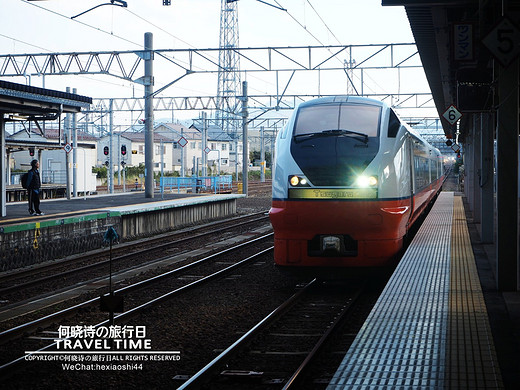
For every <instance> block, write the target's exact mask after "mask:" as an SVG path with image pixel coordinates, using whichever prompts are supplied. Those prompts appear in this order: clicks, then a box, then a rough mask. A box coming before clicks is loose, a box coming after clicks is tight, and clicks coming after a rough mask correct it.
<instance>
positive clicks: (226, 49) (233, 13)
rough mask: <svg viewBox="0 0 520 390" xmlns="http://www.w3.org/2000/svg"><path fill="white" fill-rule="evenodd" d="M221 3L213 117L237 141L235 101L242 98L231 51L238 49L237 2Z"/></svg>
mask: <svg viewBox="0 0 520 390" xmlns="http://www.w3.org/2000/svg"><path fill="white" fill-rule="evenodd" d="M221 4H222V5H221V9H220V43H219V49H220V50H219V61H218V62H219V71H218V90H217V112H216V117H217V120H218V122H220V121H221V126H222V130H224V131H225V132H226V133H227V134H229V135H230V136H231V137H233V138H237V135H238V132H237V127H238V126H237V125H238V122H237V119H238V114H239V110H240V109H241V107H240V102H239V100H238V99H237V96H240V95H241V91H240V88H241V87H240V85H241V83H240V61H239V57H238V54H237V52H236V51H235V50H234V49H235V48H238V5H237V4H238V1H237V0H221Z"/></svg>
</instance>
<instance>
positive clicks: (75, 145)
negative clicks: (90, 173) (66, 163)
mask: <svg viewBox="0 0 520 390" xmlns="http://www.w3.org/2000/svg"><path fill="white" fill-rule="evenodd" d="M77 92H78V90H77V89H76V88H72V93H73V94H74V95H76V94H77ZM72 160H73V161H72V167H73V168H72V196H73V197H74V198H76V197H77V196H78V122H77V114H76V112H74V113H73V114H72Z"/></svg>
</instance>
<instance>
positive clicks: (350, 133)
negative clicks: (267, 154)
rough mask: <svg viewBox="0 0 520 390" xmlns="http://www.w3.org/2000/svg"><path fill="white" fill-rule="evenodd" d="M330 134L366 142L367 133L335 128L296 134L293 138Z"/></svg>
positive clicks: (327, 135) (326, 135)
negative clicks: (352, 137)
mask: <svg viewBox="0 0 520 390" xmlns="http://www.w3.org/2000/svg"><path fill="white" fill-rule="evenodd" d="M331 136H354V138H355V139H357V140H359V141H361V142H363V143H364V144H367V143H368V135H366V134H363V133H359V132H357V131H352V130H345V129H336V130H324V131H320V132H319V133H307V134H297V135H295V136H294V139H295V140H297V139H310V138H316V137H331Z"/></svg>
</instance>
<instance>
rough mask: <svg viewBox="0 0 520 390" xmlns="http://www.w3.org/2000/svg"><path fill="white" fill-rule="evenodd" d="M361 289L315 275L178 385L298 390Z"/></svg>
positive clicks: (353, 305) (340, 324) (334, 334)
mask: <svg viewBox="0 0 520 390" xmlns="http://www.w3.org/2000/svg"><path fill="white" fill-rule="evenodd" d="M363 292H364V287H360V288H356V289H353V288H346V289H345V288H344V286H338V285H329V284H326V283H321V282H319V281H317V280H316V279H314V280H312V281H311V282H310V283H308V284H307V285H305V286H304V287H303V288H301V289H300V291H298V292H297V293H295V294H294V295H293V296H291V297H290V298H289V299H288V300H287V301H285V302H284V303H282V304H281V305H280V306H278V307H277V308H276V309H275V310H274V311H272V312H271V313H270V314H269V315H268V316H266V317H265V318H263V319H262V320H261V321H259V322H258V324H256V325H255V326H254V327H253V328H251V330H249V331H248V332H246V333H245V334H244V335H243V336H242V337H240V338H239V339H238V340H237V341H236V342H234V343H233V344H232V345H230V346H229V347H228V348H227V349H226V350H224V351H223V352H222V353H221V354H220V355H219V356H217V357H216V358H215V359H213V360H212V361H211V362H210V363H208V364H207V365H206V366H205V367H204V368H203V369H201V370H200V371H198V372H197V373H195V374H194V375H193V376H192V377H191V378H190V379H189V380H188V381H187V382H186V383H184V384H182V385H181V386H180V387H179V389H195V388H201V387H203V388H207V389H221V388H222V389H224V388H225V389H235V388H236V389H243V388H245V387H247V388H248V389H255V388H277V389H279V388H283V389H300V388H301V385H302V383H303V381H304V379H302V378H306V375H308V373H309V371H310V369H311V368H312V367H313V364H314V362H315V360H316V358H317V356H318V355H319V353H320V352H321V350H322V348H323V347H324V345H326V344H327V343H330V342H331V340H332V339H333V337H334V336H336V334H337V333H338V331H339V330H340V329H341V328H342V326H343V325H344V324H345V321H346V319H347V317H348V316H349V315H351V312H352V309H353V308H354V307H355V305H356V304H357V302H358V300H359V298H360V297H361V296H362V295H363ZM174 379H175V378H174ZM179 379H182V378H179ZM305 380H307V379H305ZM311 388H312V386H311Z"/></svg>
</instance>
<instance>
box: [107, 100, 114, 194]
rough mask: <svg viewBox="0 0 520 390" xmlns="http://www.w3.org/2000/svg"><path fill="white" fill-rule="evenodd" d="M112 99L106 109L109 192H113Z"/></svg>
mask: <svg viewBox="0 0 520 390" xmlns="http://www.w3.org/2000/svg"><path fill="white" fill-rule="evenodd" d="M113 105H114V99H110V105H109V111H108V128H109V131H110V141H109V142H110V146H109V152H108V180H109V181H108V182H109V183H110V185H109V188H110V189H109V192H110V193H111V194H113V193H114V159H113V158H112V156H113V155H114V141H113V138H114V109H113Z"/></svg>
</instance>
